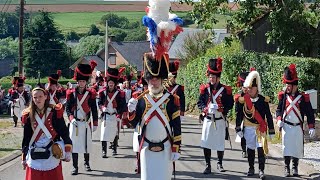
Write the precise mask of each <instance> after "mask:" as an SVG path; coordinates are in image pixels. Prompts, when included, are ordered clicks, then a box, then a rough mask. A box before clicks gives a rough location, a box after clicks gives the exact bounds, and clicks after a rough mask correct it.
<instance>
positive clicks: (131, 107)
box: [128, 98, 138, 113]
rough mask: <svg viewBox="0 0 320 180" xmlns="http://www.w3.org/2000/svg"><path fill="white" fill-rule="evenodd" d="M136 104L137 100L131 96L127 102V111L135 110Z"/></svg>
mask: <svg viewBox="0 0 320 180" xmlns="http://www.w3.org/2000/svg"><path fill="white" fill-rule="evenodd" d="M137 104H138V100H136V99H134V98H131V99H130V100H129V102H128V111H129V112H130V113H131V112H133V111H135V110H136V108H137Z"/></svg>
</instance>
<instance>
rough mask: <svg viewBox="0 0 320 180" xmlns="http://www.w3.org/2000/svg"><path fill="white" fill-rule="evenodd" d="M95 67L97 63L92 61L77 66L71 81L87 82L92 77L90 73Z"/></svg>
mask: <svg viewBox="0 0 320 180" xmlns="http://www.w3.org/2000/svg"><path fill="white" fill-rule="evenodd" d="M96 66H97V63H96V62H95V61H93V60H91V61H90V64H78V66H77V67H76V69H75V70H74V76H73V79H75V80H77V81H79V80H85V81H89V78H90V76H91V75H92V72H93V70H94V68H95V67H96Z"/></svg>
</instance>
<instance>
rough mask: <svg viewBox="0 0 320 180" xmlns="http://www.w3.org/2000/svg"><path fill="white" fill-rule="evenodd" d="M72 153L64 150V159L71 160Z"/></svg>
mask: <svg viewBox="0 0 320 180" xmlns="http://www.w3.org/2000/svg"><path fill="white" fill-rule="evenodd" d="M71 157H72V153H71V152H66V156H65V158H64V161H66V162H69V161H71Z"/></svg>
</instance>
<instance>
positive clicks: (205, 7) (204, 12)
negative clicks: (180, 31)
mask: <svg viewBox="0 0 320 180" xmlns="http://www.w3.org/2000/svg"><path fill="white" fill-rule="evenodd" d="M180 1H181V2H187V3H189V4H193V5H194V10H193V13H192V15H193V17H194V18H195V19H196V22H197V23H198V24H204V27H205V28H212V27H213V25H214V24H216V23H217V22H218V19H217V18H216V16H215V15H216V14H221V13H229V14H231V16H232V17H231V18H230V20H229V21H228V27H229V28H230V29H231V30H232V32H233V33H236V32H237V31H239V30H241V31H244V32H250V31H251V30H252V25H253V24H252V22H253V21H254V20H255V19H257V18H258V17H259V16H261V15H263V14H266V13H267V14H268V15H269V16H268V20H269V22H270V23H271V26H272V30H271V31H270V32H268V33H267V34H266V36H267V37H268V42H273V43H276V44H277V45H279V53H281V54H285V55H297V56H310V57H317V56H319V49H320V0H314V1H313V2H311V3H309V4H305V1H292V0H256V1H251V0H247V1H243V0H235V1H234V2H235V3H236V4H235V5H232V6H230V4H228V0H201V2H193V0H180ZM237 6H238V7H239V9H238V10H236V11H232V10H231V9H232V7H237Z"/></svg>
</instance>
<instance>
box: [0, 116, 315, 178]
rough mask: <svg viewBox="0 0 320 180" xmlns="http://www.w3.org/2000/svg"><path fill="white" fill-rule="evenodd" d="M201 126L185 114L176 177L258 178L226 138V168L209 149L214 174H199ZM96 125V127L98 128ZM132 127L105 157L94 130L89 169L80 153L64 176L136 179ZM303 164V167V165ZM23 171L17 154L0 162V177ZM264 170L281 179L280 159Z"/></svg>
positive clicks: (270, 160)
mask: <svg viewBox="0 0 320 180" xmlns="http://www.w3.org/2000/svg"><path fill="white" fill-rule="evenodd" d="M201 127H202V125H200V124H199V123H198V120H197V119H194V118H190V117H188V118H187V119H186V120H185V121H184V122H183V123H182V141H183V146H182V157H181V159H180V160H179V161H178V162H177V163H176V170H177V172H176V174H177V175H176V179H181V180H182V179H184V180H187V179H234V180H237V179H250V180H252V179H258V175H255V176H253V177H250V178H248V177H246V172H247V170H248V163H247V159H244V158H242V157H241V150H240V144H238V143H234V142H232V145H233V150H231V149H230V145H229V142H226V148H227V150H226V152H225V158H224V163H223V165H224V168H225V170H226V172H223V173H218V172H217V171H216V169H215V164H216V153H215V152H213V153H212V170H213V174H210V175H204V174H202V172H203V170H204V168H205V161H204V157H203V151H202V149H201V148H200V147H199V144H200V137H201ZM98 129H99V128H98ZM132 132H133V130H132V129H125V132H124V133H123V132H122V131H121V135H120V142H119V146H120V147H119V149H118V153H119V154H118V155H117V156H111V150H108V158H107V159H102V158H101V143H100V142H99V134H100V132H99V131H97V132H94V134H93V139H94V143H93V146H94V147H93V151H94V153H92V154H91V157H90V158H91V159H90V164H91V168H92V170H93V171H92V172H86V171H84V166H83V156H82V155H81V156H79V175H77V176H71V175H70V172H71V169H72V163H71V162H70V163H63V173H64V177H65V179H67V180H91V179H94V180H100V179H104V180H105V179H109V180H113V179H139V178H140V177H139V175H136V174H135V173H134V168H135V154H134V152H133V151H132V147H131V145H132ZM231 139H233V140H234V139H235V133H234V131H231ZM303 168H304V169H303ZM255 169H256V173H257V172H258V163H257V158H256V164H255ZM306 169H307V168H305V167H304V166H300V173H302V174H304V175H302V176H301V177H300V178H291V179H307V178H309V176H308V175H309V174H308V175H306V173H305V172H307V170H306ZM24 173H25V172H24V171H23V170H22V168H21V165H20V158H17V159H15V160H13V161H11V162H9V163H7V164H5V165H3V166H0V180H20V179H24ZM265 174H266V175H267V179H274V180H277V179H279V180H280V179H283V177H282V174H283V163H282V158H280V157H268V159H267V164H266V169H265Z"/></svg>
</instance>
